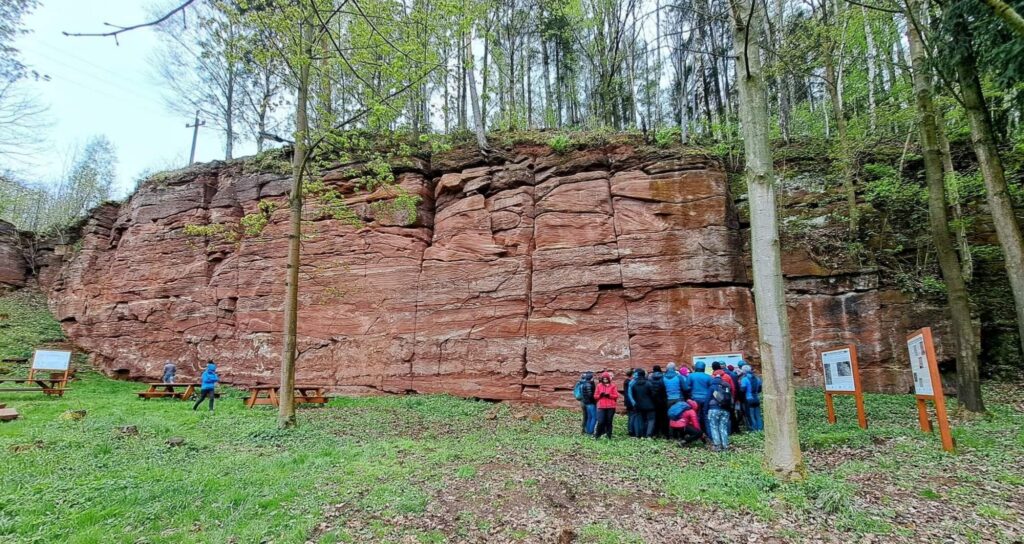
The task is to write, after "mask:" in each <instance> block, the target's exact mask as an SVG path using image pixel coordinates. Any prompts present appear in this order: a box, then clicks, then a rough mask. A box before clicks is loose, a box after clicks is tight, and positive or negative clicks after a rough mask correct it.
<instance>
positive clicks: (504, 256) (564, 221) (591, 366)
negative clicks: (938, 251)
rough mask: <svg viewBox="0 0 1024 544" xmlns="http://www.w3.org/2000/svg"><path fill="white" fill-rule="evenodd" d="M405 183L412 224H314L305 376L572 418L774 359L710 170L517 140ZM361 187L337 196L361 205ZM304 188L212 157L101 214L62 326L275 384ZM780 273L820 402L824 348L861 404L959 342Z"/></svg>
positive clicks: (242, 379) (114, 348)
mask: <svg viewBox="0 0 1024 544" xmlns="http://www.w3.org/2000/svg"><path fill="white" fill-rule="evenodd" d="M455 155H457V154H453V157H454V156H455ZM396 172H397V173H398V174H397V179H398V181H399V182H400V184H401V185H402V186H403V187H405V188H406V189H407V190H408V191H410V192H412V193H415V194H418V195H420V196H421V197H422V202H421V204H420V206H419V214H418V217H417V220H416V221H415V223H413V224H412V225H403V224H402V223H403V221H401V220H400V218H399V219H396V218H394V217H378V218H374V217H373V215H374V213H375V210H378V215H381V213H380V212H379V209H378V208H374V207H373V206H371V205H369V204H368V202H369V200H371V199H368V198H366V197H358V198H353V201H354V202H357V204H356V205H355V207H356V210H357V211H358V212H359V213H360V214H361V215H362V216H363V217H364V218H365V219H366V220H367V223H366V226H365V227H363V228H355V227H353V226H351V225H350V224H347V223H344V222H341V221H337V220H333V219H323V218H320V217H317V216H316V215H315V214H310V215H309V217H308V221H307V222H306V223H305V239H304V241H303V261H302V268H301V273H302V280H301V291H300V310H299V336H300V339H299V350H300V355H299V358H298V376H297V380H298V381H299V382H306V383H322V384H329V385H331V386H334V387H333V389H335V390H336V391H340V392H346V393H375V392H389V393H403V392H422V393H440V392H445V393H451V394H455V395H462V396H470V397H479V398H484V399H499V400H526V401H536V402H540V403H544V404H558V403H565V402H567V401H570V400H571V392H570V389H571V387H572V384H573V382H574V381H575V379H576V377H577V376H578V375H579V373H580V372H581V371H584V370H599V369H613V370H615V371H619V372H621V371H622V370H623V369H626V368H629V367H633V366H643V367H650V366H652V365H654V364H661V365H664V364H666V363H667V362H669V361H681V362H686V361H689V358H690V357H691V356H692V355H694V354H698V353H715V352H733V351H741V352H743V353H745V354H746V355H747V357H748V358H749V359H750V360H751V361H753V362H754V364H757V361H758V357H757V351H758V350H757V330H756V322H755V316H754V304H753V297H752V293H751V289H750V273H749V261H750V259H749V255H748V254H747V252H748V251H749V250H748V249H747V248H746V243H747V242H746V240H747V238H749V236H748V233H747V231H746V230H745V229H744V227H743V226H742V225H741V223H740V221H739V219H738V215H737V211H736V206H735V204H734V202H733V199H732V197H731V196H730V193H729V187H728V183H727V179H726V174H725V172H724V171H723V169H722V168H721V167H720V165H719V164H718V163H717V162H716V161H714V160H713V159H711V158H709V157H706V156H703V155H700V154H695V153H693V154H687V153H682V154H681V153H680V152H679V151H675V152H674V153H670V152H667V151H639V150H638V149H636V148H634V147H632V146H628V145H618V146H608V147H604V148H600V149H588V150H583V151H578V152H573V153H569V154H565V155H559V154H554V153H553V152H551V150H550V149H548V148H547V147H546V146H535V147H529V146H520V147H518V148H516V149H514V150H513V151H510V152H507V153H505V154H503V155H501V156H492V157H491V158H488V159H484V158H482V157H479V156H475V155H469V154H467V155H466V156H465V158H463V159H462V160H461V161H460V160H456V159H455V158H451V157H450V158H449V159H447V160H444V161H442V160H435V161H434V163H433V164H430V163H427V162H425V161H421V160H414V161H404V162H403V163H401V166H399V167H397V168H396ZM352 175H353V169H352V168H351V167H338V168H337V169H334V170H331V171H328V172H327V173H326V175H325V179H326V180H327V181H328V182H329V183H332V184H336V185H338V186H339V187H342V188H347V189H349V190H351V189H350V188H351V186H352V185H353V184H352V183H351V179H350V178H351V176H352ZM287 186H288V179H287V176H286V175H281V174H271V173H244V170H243V166H242V165H241V164H240V163H230V164H225V163H212V164H210V165H205V166H199V167H195V168H191V169H189V170H186V171H182V172H178V173H175V174H173V175H169V176H165V177H163V178H161V179H158V180H151V181H150V182H148V183H146V184H145V185H144V186H143V187H142V188H141V189H140V190H139V191H138V192H137V193H136V194H135V195H133V196H132V197H131V198H130V199H128V200H127V201H126V202H124V203H123V204H118V205H113V204H111V205H106V206H103V207H100V208H98V209H96V210H95V211H94V212H93V213H92V215H91V217H90V218H89V219H88V221H87V222H86V223H85V224H84V226H83V227H82V231H81V240H80V241H79V242H78V243H77V244H76V245H75V246H69V247H68V248H65V249H66V251H63V252H60V251H58V252H57V254H54V255H51V256H49V257H48V258H49V261H48V264H49V266H47V267H44V270H45V271H46V273H45V277H41V278H40V282H41V283H42V284H43V287H44V288H46V289H48V291H49V297H50V301H51V304H52V307H53V309H54V311H55V313H56V315H57V316H58V318H59V319H60V320H61V322H62V324H63V327H64V330H65V331H66V333H67V334H68V336H69V337H70V338H71V339H72V340H73V341H74V342H75V343H76V344H77V345H78V346H80V347H81V348H83V349H85V350H87V351H88V352H89V353H91V354H92V357H93V359H94V362H95V363H96V365H97V366H98V367H99V368H101V369H103V370H104V371H106V372H109V373H116V374H120V375H122V376H126V377H131V378H157V377H159V375H160V371H161V368H162V366H163V363H164V361H165V360H167V359H171V360H174V361H177V362H178V365H179V369H181V370H180V372H181V373H182V374H184V375H185V376H186V377H191V376H193V375H197V374H198V372H199V370H200V367H201V365H200V363H201V362H204V361H205V360H207V359H213V360H215V361H217V362H218V363H219V365H220V368H221V371H222V376H223V379H224V380H225V381H227V382H232V383H237V384H252V383H256V382H274V381H275V380H277V378H278V368H279V357H280V347H281V330H282V304H283V292H284V281H283V279H284V273H285V260H286V253H287V244H286V232H287V216H288V211H287V203H286V201H285V199H286V195H285V193H286V190H287ZM261 200H264V201H268V202H276V203H277V204H278V206H277V209H276V210H275V211H273V213H272V214H271V216H270V222H269V224H268V226H267V227H266V229H265V230H264V232H263V234H262V235H261V236H259V237H257V238H244V239H242V240H237V241H236V240H225V239H224V238H223V237H220V236H210V237H205V238H202V237H199V238H197V237H195V236H188V235H186V234H185V233H184V232H183V231H184V228H185V227H186V225H190V224H191V225H209V224H222V225H225V226H227V227H229V228H230V227H231V226H232V225H237V224H238V221H239V219H240V218H241V217H242V216H243V215H245V214H246V213H252V212H255V211H257V207H258V205H259V202H260V201H261ZM59 253H63V254H59ZM43 260H45V259H43ZM784 261H785V265H786V275H787V281H788V289H789V298H788V303H789V315H790V319H791V329H792V334H793V349H794V361H795V370H796V379H797V381H798V383H801V384H804V385H813V384H821V382H822V376H821V369H820V366H819V364H818V360H819V354H820V352H821V351H822V350H824V349H829V348H832V347H835V346H836V345H839V344H844V343H848V342H850V343H854V344H856V345H857V347H858V350H859V353H860V367H861V370H862V374H863V380H864V383H865V386H866V387H867V388H869V389H872V390H889V391H892V390H906V389H907V388H908V387H909V384H910V373H909V370H908V368H907V363H906V358H907V356H906V353H905V347H904V346H905V343H904V342H905V335H906V334H907V333H908V332H910V331H912V330H913V329H916V328H919V327H922V326H934V327H938V329H939V331H941V330H944V326H945V325H944V324H945V320H944V317H943V314H942V312H941V311H940V310H937V309H936V308H934V307H932V306H928V305H925V304H923V303H917V302H912V301H910V300H909V299H908V298H906V297H905V296H904V295H902V294H901V293H900V292H898V291H896V290H892V289H888V288H880V287H879V286H878V284H879V281H878V277H877V275H876V273H875V272H874V271H871V270H858V269H856V268H855V267H850V268H849V269H846V270H833V269H830V268H828V267H826V266H823V265H821V264H820V263H817V262H815V261H814V260H813V259H811V257H810V256H809V255H808V254H807V253H806V252H801V251H798V250H791V249H787V250H786V254H785V259H784ZM937 336H938V337H939V338H940V339H941V338H943V337H944V336H945V335H943V334H941V332H937ZM938 347H939V349H940V353H942V352H951V350H949V349H948V347H947V346H944V345H942V344H941V343H940V345H939V346H938Z"/></svg>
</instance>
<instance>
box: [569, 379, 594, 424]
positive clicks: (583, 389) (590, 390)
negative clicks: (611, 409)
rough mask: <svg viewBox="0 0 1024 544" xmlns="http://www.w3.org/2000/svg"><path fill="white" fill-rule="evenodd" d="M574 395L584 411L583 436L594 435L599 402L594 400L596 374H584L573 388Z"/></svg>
mask: <svg viewBox="0 0 1024 544" xmlns="http://www.w3.org/2000/svg"><path fill="white" fill-rule="evenodd" d="M572 395H573V397H576V400H578V401H579V403H580V408H581V409H582V411H583V427H582V428H583V434H594V427H596V426H597V401H596V400H594V373H593V372H589V371H588V372H584V373H583V374H582V375H581V376H580V380H579V381H578V382H576V385H575V386H574V387H573V388H572Z"/></svg>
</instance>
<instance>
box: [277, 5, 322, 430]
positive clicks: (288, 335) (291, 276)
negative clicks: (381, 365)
mask: <svg viewBox="0 0 1024 544" xmlns="http://www.w3.org/2000/svg"><path fill="white" fill-rule="evenodd" d="M299 35H300V36H301V40H302V47H303V49H304V51H303V53H304V55H305V57H306V60H305V61H304V62H302V63H301V65H300V66H299V74H298V76H299V77H298V88H297V89H296V91H297V92H296V99H295V151H294V156H293V157H292V186H291V192H290V194H289V195H288V203H289V208H290V214H289V217H288V221H289V224H288V226H289V229H290V230H289V233H288V273H287V279H286V281H285V296H284V341H283V342H282V344H283V346H282V354H281V387H280V391H279V393H278V399H279V401H280V406H279V408H278V413H277V426H278V427H280V428H282V429H287V428H290V427H294V426H295V425H296V423H297V422H296V419H295V359H296V356H297V355H298V353H297V352H298V350H297V346H296V344H297V339H298V324H299V267H300V266H301V263H302V176H303V171H304V169H305V166H306V151H307V150H306V141H307V138H308V137H309V118H308V117H307V104H308V102H309V65H310V63H311V62H312V60H309V59H312V57H313V43H312V42H313V25H312V24H310V22H309V21H307V20H303V21H302V22H300V23H299Z"/></svg>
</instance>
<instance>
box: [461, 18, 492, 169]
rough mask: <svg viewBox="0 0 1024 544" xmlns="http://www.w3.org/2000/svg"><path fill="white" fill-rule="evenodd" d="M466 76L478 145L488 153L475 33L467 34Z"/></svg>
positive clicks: (465, 47)
mask: <svg viewBox="0 0 1024 544" xmlns="http://www.w3.org/2000/svg"><path fill="white" fill-rule="evenodd" d="M464 49H465V51H466V53H465V54H466V61H465V62H466V76H467V77H468V78H469V96H470V99H469V101H470V103H471V104H472V108H473V130H474V132H476V145H477V146H478V147H479V148H480V151H487V134H485V133H484V116H483V113H482V112H481V111H480V109H481V108H480V95H479V93H478V92H477V90H476V75H474V73H473V31H472V30H470V31H469V32H467V33H466V43H465V46H464Z"/></svg>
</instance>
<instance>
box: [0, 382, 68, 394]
mask: <svg viewBox="0 0 1024 544" xmlns="http://www.w3.org/2000/svg"><path fill="white" fill-rule="evenodd" d="M0 383H13V384H35V385H36V387H0V394H4V393H32V392H35V393H44V394H46V395H57V396H58V397H62V396H64V391H66V390H67V389H66V388H65V386H66V385H67V382H66V381H64V380H62V379H56V380H55V379H43V378H0Z"/></svg>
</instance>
